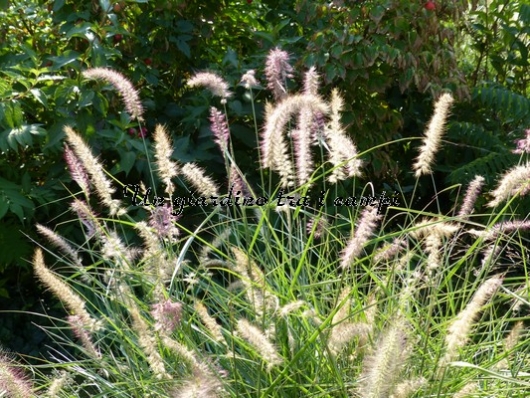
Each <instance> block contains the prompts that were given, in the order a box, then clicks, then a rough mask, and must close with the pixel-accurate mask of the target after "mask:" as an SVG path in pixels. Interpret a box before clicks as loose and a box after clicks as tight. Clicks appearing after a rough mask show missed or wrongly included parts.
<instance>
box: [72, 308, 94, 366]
mask: <svg viewBox="0 0 530 398" xmlns="http://www.w3.org/2000/svg"><path fill="white" fill-rule="evenodd" d="M67 319H68V324H69V325H70V329H72V332H73V333H74V335H75V337H77V338H78V339H79V340H80V341H81V344H82V345H83V347H84V348H85V350H86V352H87V354H88V355H90V357H92V358H96V359H97V358H101V353H100V352H99V351H98V349H97V348H96V346H95V345H94V343H93V342H92V338H91V336H90V333H88V331H87V330H85V328H84V325H83V320H82V319H81V317H80V316H79V315H69V316H68V318H67Z"/></svg>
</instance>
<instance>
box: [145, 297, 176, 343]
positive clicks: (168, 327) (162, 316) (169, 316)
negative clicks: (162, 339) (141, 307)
mask: <svg viewBox="0 0 530 398" xmlns="http://www.w3.org/2000/svg"><path fill="white" fill-rule="evenodd" d="M151 315H152V316H153V319H154V320H155V321H156V323H155V330H156V331H161V332H162V333H163V334H165V335H170V334H171V333H173V331H174V330H175V329H176V328H177V326H178V325H180V320H181V318H182V304H181V303H174V302H173V301H171V300H165V301H163V302H159V303H156V304H153V305H152V306H151Z"/></svg>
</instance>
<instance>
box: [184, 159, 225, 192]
mask: <svg viewBox="0 0 530 398" xmlns="http://www.w3.org/2000/svg"><path fill="white" fill-rule="evenodd" d="M180 171H181V172H182V174H184V177H185V178H186V180H187V181H188V182H189V183H190V184H191V185H193V187H194V188H195V189H196V190H197V192H198V193H199V194H200V195H202V196H204V197H207V198H208V197H210V196H217V197H219V193H218V192H219V191H218V189H217V185H215V182H214V181H213V180H212V179H211V178H210V177H208V176H207V175H206V174H205V173H204V171H203V170H202V169H201V168H200V167H199V166H197V165H196V164H195V163H186V164H185V165H184V166H182V168H181V170H180Z"/></svg>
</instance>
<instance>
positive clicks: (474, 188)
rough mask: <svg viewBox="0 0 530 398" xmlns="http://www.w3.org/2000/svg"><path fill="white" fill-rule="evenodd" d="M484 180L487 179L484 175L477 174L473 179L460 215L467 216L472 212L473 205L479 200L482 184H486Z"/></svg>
mask: <svg viewBox="0 0 530 398" xmlns="http://www.w3.org/2000/svg"><path fill="white" fill-rule="evenodd" d="M484 181H486V180H485V179H484V177H482V176H475V178H474V179H473V181H471V183H470V184H469V187H468V188H467V191H466V196H465V197H464V202H463V203H462V207H461V208H460V211H459V212H458V217H465V216H469V215H470V214H471V212H472V211H473V206H474V205H475V202H476V201H477V197H478V195H479V194H480V191H481V190H482V186H483V185H484Z"/></svg>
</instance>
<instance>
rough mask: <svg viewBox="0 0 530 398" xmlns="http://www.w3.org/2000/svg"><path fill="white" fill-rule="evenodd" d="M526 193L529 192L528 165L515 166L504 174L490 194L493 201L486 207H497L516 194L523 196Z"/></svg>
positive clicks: (529, 174) (529, 177)
mask: <svg viewBox="0 0 530 398" xmlns="http://www.w3.org/2000/svg"><path fill="white" fill-rule="evenodd" d="M528 191H530V163H526V164H525V165H521V166H515V167H514V168H512V169H511V170H510V171H508V172H507V173H506V174H504V176H503V177H502V179H501V182H500V183H499V186H498V187H497V189H495V191H493V192H492V195H493V198H494V199H493V200H492V201H491V202H489V203H488V206H489V207H495V206H498V205H500V204H501V203H502V202H504V201H505V200H508V199H509V198H511V197H512V196H515V195H517V194H519V195H521V196H523V195H526V194H527V193H528Z"/></svg>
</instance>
